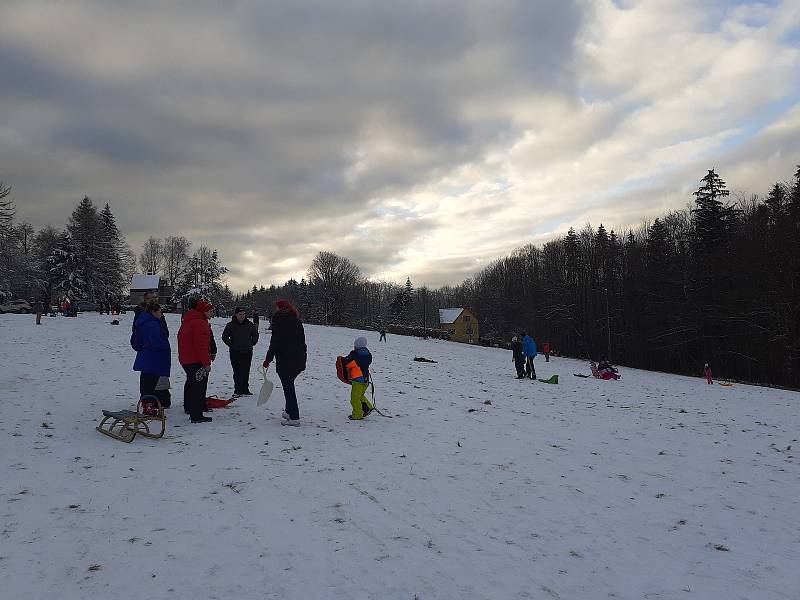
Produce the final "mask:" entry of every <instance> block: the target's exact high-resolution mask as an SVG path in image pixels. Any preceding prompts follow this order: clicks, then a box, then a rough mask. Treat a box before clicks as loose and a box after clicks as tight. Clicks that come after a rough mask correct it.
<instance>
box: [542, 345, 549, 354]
mask: <svg viewBox="0 0 800 600" xmlns="http://www.w3.org/2000/svg"><path fill="white" fill-rule="evenodd" d="M542 352H544V353H545V354H547V353H548V352H550V342H545V343H544V344H542Z"/></svg>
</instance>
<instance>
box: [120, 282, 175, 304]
mask: <svg viewBox="0 0 800 600" xmlns="http://www.w3.org/2000/svg"><path fill="white" fill-rule="evenodd" d="M145 292H155V293H156V294H158V300H157V302H158V303H159V304H161V305H162V306H164V305H166V304H169V303H170V301H171V300H172V292H173V288H172V286H169V285H166V281H164V280H163V279H161V277H159V276H158V275H134V276H133V277H131V290H130V303H131V304H139V303H140V302H141V301H142V296H144V293H145Z"/></svg>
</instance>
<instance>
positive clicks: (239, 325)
mask: <svg viewBox="0 0 800 600" xmlns="http://www.w3.org/2000/svg"><path fill="white" fill-rule="evenodd" d="M222 341H223V342H224V343H225V345H226V346H228V348H229V349H230V356H231V367H232V368H233V394H234V396H252V395H253V394H252V392H251V391H250V365H251V364H252V362H253V346H255V345H256V344H257V343H258V328H257V327H256V326H255V325H253V323H252V322H251V321H248V320H247V312H246V311H245V309H244V307H242V306H239V307H237V308H236V311H235V312H234V314H233V317H232V318H231V320H230V322H229V323H228V324H227V325H225V331H223V332H222Z"/></svg>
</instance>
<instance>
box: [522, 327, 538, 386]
mask: <svg viewBox="0 0 800 600" xmlns="http://www.w3.org/2000/svg"><path fill="white" fill-rule="evenodd" d="M522 353H523V354H524V355H525V375H527V376H528V377H530V378H531V379H536V367H534V366H533V359H534V358H536V342H534V341H533V338H532V337H531V336H529V335H528V334H527V333H523V334H522Z"/></svg>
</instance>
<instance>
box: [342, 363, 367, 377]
mask: <svg viewBox="0 0 800 600" xmlns="http://www.w3.org/2000/svg"><path fill="white" fill-rule="evenodd" d="M345 367H347V377H348V379H350V381H354V380H356V379H358V378H359V377H360V378H363V377H364V372H363V371H362V370H361V367H359V366H358V363H357V362H356V361H355V360H351V361H350V362H349V363H347V364H346V365H345Z"/></svg>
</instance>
